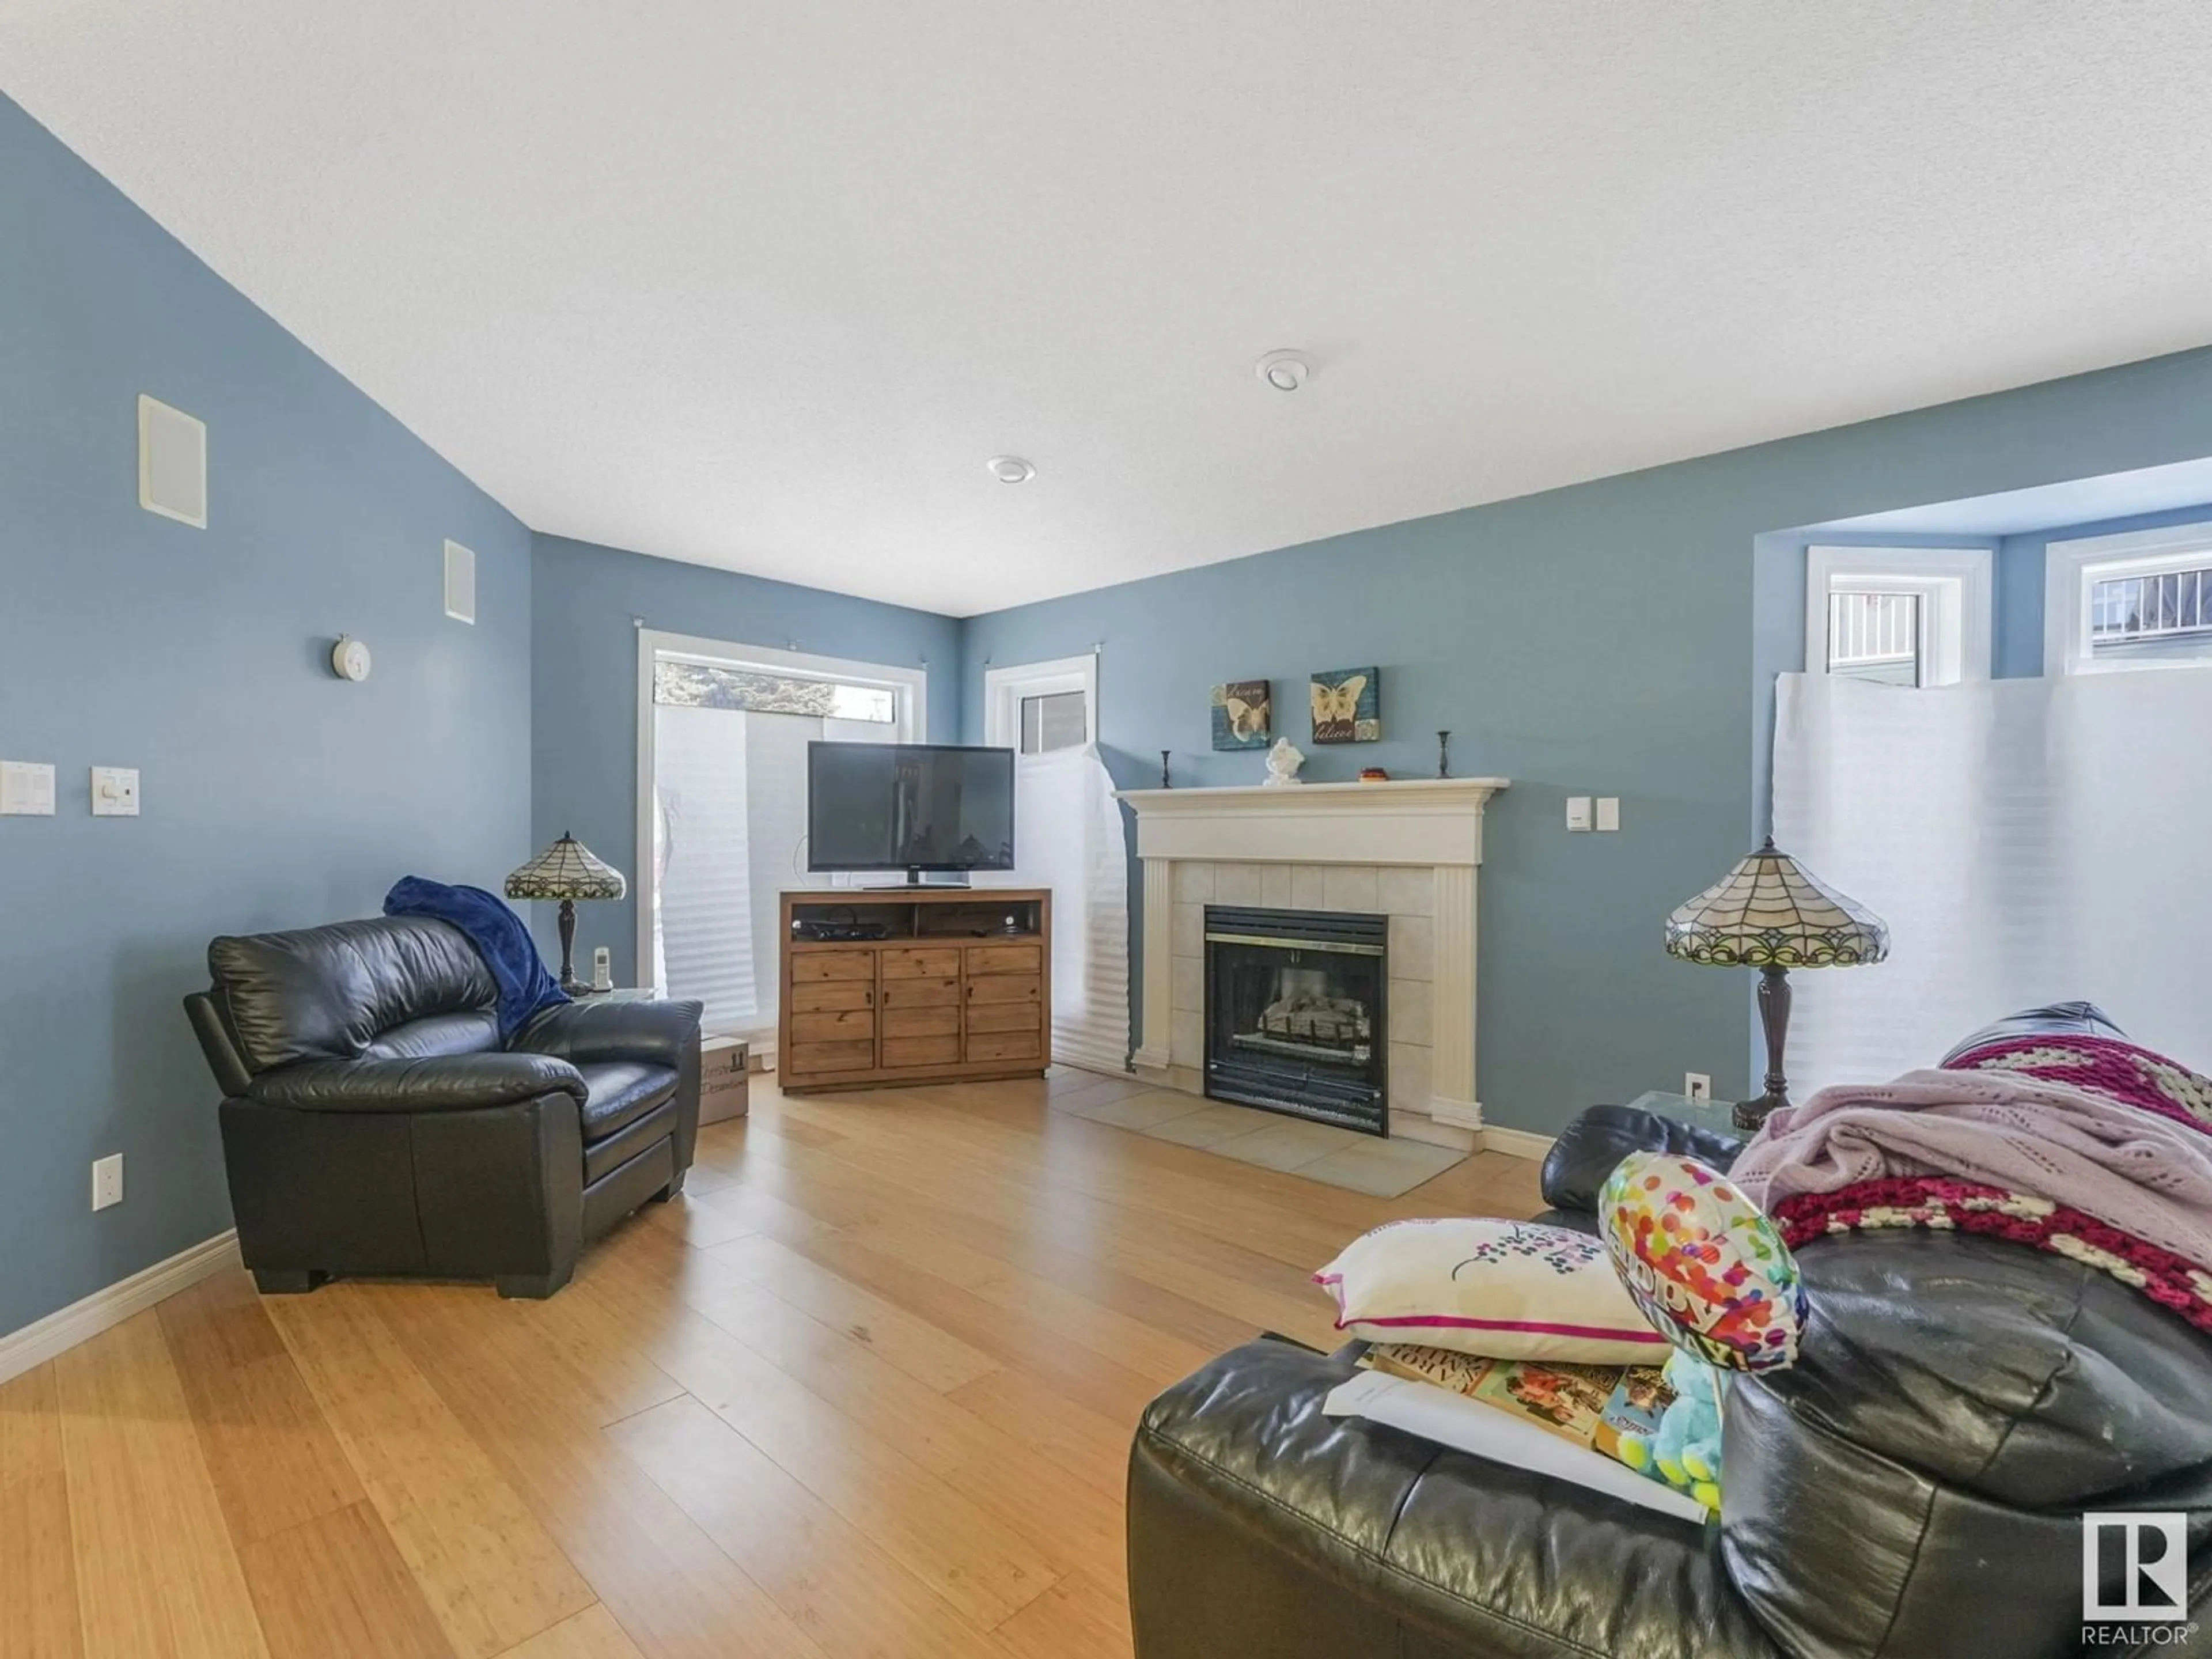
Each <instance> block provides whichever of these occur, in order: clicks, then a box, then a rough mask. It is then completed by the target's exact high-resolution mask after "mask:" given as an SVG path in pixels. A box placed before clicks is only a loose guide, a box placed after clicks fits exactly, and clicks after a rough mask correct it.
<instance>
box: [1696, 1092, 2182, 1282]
mask: <svg viewBox="0 0 2212 1659" xmlns="http://www.w3.org/2000/svg"><path fill="white" fill-rule="evenodd" d="M1962 1058H1963V1057H1962ZM1954 1063H1955V1062H1954ZM1931 1178H1933V1179H1950V1180H1956V1181H1965V1182H1972V1183H1973V1184H1974V1185H1976V1186H1978V1187H1984V1188H1996V1189H1997V1190H1998V1191H2000V1192H2002V1193H2023V1194H2032V1195H2033V1196H2034V1197H2036V1198H2039V1199H2042V1200H2045V1201H2047V1202H2049V1203H2051V1204H2052V1205H2054V1206H2062V1207H2063V1208H2065V1209H2067V1210H2069V1211H2073V1212H2079V1213H2080V1214H2081V1215H2083V1216H2086V1217H2087V1218H2090V1219H2092V1220H2093V1221H2096V1222H2099V1223H2101V1224H2102V1225H2105V1226H2107V1227H2110V1228H2112V1229H2114V1230H2115V1231H2118V1232H2122V1233H2124V1234H2127V1235H2129V1236H2130V1237H2134V1238H2136V1239H2140V1240H2142V1241H2143V1242H2144V1243H2148V1244H2151V1245H2154V1246H2155V1247H2156V1248H2158V1249H2161V1250H2164V1251H2166V1252H2168V1253H2170V1254H2171V1255H2175V1256H2178V1257H2179V1258H2180V1259H2181V1260H2182V1261H2185V1262H2188V1263H2191V1264H2192V1265H2194V1266H2196V1267H2203V1268H2206V1269H2212V1133H2207V1132H2206V1131H2205V1130H2204V1129H2203V1128H2201V1127H2197V1126H2196V1124H2195V1123H2194V1122H2185V1121H2182V1119H2181V1118H2180V1117H2177V1116H2172V1115H2166V1114H2163V1113H2158V1112H2154V1111H2147V1110H2144V1109H2142V1108H2141V1107H2139V1106H2136V1105H2134V1104H2130V1103H2123V1102H2122V1101H2119V1100H2114V1099H2110V1098H2107V1097H2104V1096H2102V1095H2099V1094H2093V1093H2091V1092H2089V1091H2087V1090H2084V1089H2079V1088H2075V1087H2074V1086H2072V1085H2069V1084H2066V1083H2061V1082H2057V1081H2056V1080H2053V1079H2048V1078H2042V1077H2037V1076H2033V1075H2031V1074H2028V1073H2024V1072H2020V1071H1995V1070H1992V1071H1965V1072H1961V1071H1918V1072H1907V1073H1905V1075H1904V1076H1903V1077H1901V1078H1899V1079H1897V1080H1896V1081H1895V1082H1894V1083H1888V1084H1882V1085H1874V1086H1866V1085H1842V1086H1838V1087H1836V1088H1831V1089H1823V1090H1821V1091H1820V1093H1818V1094H1816V1095H1814V1097H1812V1098H1811V1099H1810V1100H1808V1101H1807V1102H1806V1103H1804V1104H1803V1105H1802V1106H1794V1107H1785V1108H1784V1109H1782V1110H1780V1111H1778V1112H1776V1113H1774V1114H1773V1115H1771V1117H1769V1118H1768V1119H1767V1120H1766V1122H1765V1125H1764V1126H1763V1127H1761V1128H1760V1130H1759V1134H1758V1136H1757V1137H1756V1138H1755V1139H1753V1141H1752V1143H1751V1145H1750V1146H1747V1147H1746V1148H1745V1149H1744V1152H1743V1156H1742V1157H1741V1158H1740V1159H1739V1160H1738V1161H1737V1163H1736V1164H1735V1168H1734V1170H1731V1171H1730V1179H1732V1180H1733V1181H1735V1183H1736V1184H1737V1185H1738V1186H1739V1187H1741V1188H1743V1190H1744V1191H1745V1192H1746V1193H1747V1194H1750V1196H1751V1198H1752V1200H1753V1202H1755V1203H1757V1204H1759V1206H1761V1207H1762V1208H1764V1209H1765V1210H1767V1211H1768V1212H1770V1213H1771V1212H1775V1211H1776V1210H1777V1208H1778V1206H1781V1205H1782V1204H1784V1202H1786V1201H1787V1200H1790V1199H1792V1198H1796V1197H1798V1196H1799V1195H1801V1194H1838V1193H1840V1192H1842V1191H1843V1190H1844V1188H1854V1187H1857V1186H1860V1185H1862V1184H1863V1183H1864V1182H1875V1181H1887V1180H1899V1179H1903V1180H1927V1179H1931Z"/></svg>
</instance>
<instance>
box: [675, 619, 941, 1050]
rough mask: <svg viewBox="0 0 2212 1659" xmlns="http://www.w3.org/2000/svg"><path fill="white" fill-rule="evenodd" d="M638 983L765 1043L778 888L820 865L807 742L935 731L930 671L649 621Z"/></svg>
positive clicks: (886, 738) (887, 738) (772, 996)
mask: <svg viewBox="0 0 2212 1659" xmlns="http://www.w3.org/2000/svg"><path fill="white" fill-rule="evenodd" d="M638 670H639V673H638V692H639V696H638V708H639V728H638V772H639V778H638V785H639V787H638V810H639V823H638V845H639V846H640V847H641V848H647V849H649V852H648V853H647V854H646V855H644V856H641V858H640V859H639V860H638V862H639V863H640V865H641V866H642V868H641V871H640V872H639V882H638V895H639V905H638V961H639V963H641V969H640V978H641V980H644V981H647V982H649V983H652V984H654V985H658V986H659V987H662V988H663V989H664V990H665V991H666V992H667V993H668V994H670V995H671V996H680V997H696V998H697V999H698V1000H700V1001H701V1002H702V1003H704V1004H705V1005H706V1024H707V1027H708V1030H714V1031H728V1032H732V1033H735V1034H739V1035H744V1036H754V1037H755V1038H760V1037H763V1036H766V1034H767V1033H768V1032H769V1031H770V1030H772V1028H773V1027H774V1025H775V1018H776V1012H777V1009H776V987H777V977H776V951H777V946H778V944H779V941H778V939H777V938H776V928H777V925H778V922H779V920H780V910H779V907H778V902H777V901H778V896H779V895H780V894H781V892H782V890H784V889H785V888H787V887H798V886H804V885H806V884H809V882H810V880H811V879H819V878H810V877H809V876H808V875H807V873H806V858H805V837H806V746H807V744H810V743H813V742H830V743H852V742H861V743H898V742H904V741H908V740H911V739H913V738H918V737H919V736H920V735H921V732H922V731H923V730H924V729H925V726H926V713H927V711H926V708H925V706H924V700H925V690H926V682H925V676H924V675H923V673H922V671H921V670H919V669H908V668H896V667H890V666H887V665H880V664H871V663H855V662H843V661H839V660H837V659H832V658H823V657H808V656H802V655H799V654H798V653H792V652H787V651H770V650H767V649H764V648H763V647H755V646H744V645H725V644H722V643H720V642H718V641H712V640H696V639H688V638H684V637H682V636H679V635H670V634H659V633H654V632H652V631H649V630H648V631H647V632H644V633H642V634H641V635H640V636H639V645H638Z"/></svg>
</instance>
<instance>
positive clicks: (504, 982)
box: [384, 876, 568, 1042]
mask: <svg viewBox="0 0 2212 1659" xmlns="http://www.w3.org/2000/svg"><path fill="white" fill-rule="evenodd" d="M384 914H385V915H387V916H433V917H435V918H436V919H437V920H438V921H450V922H451V923H453V926H454V927H458V928H459V929H460V930H461V931H462V932H463V933H466V934H467V935H468V936H469V943H470V944H471V945H475V946H476V947H477V955H478V956H480V957H483V961H484V966H485V967H487V968H489V969H491V976H492V978H493V979H495V980H496V981H498V982H499V1040H500V1041H501V1042H509V1041H511V1040H513V1036H514V1034H515V1033H516V1032H517V1031H519V1030H521V1029H522V1028H523V1027H524V1026H526V1025H527V1024H530V1021H531V1018H532V1016H533V1015H535V1014H537V1013H538V1012H539V1011H540V1010H541V1009H545V1008H550V1007H553V1006H556V1005H557V1004H560V1003H563V1002H566V1001H568V993H567V992H566V991H563V990H562V988H561V987H560V986H559V985H557V984H556V983H555V982H554V979H553V975H550V974H549V973H547V972H546V971H545V963H544V959H543V958H542V957H539V956H538V945H537V942H536V941H535V940H533V939H532V938H531V937H530V929H529V928H527V927H524V926H523V923H522V918H521V917H520V916H518V915H515V914H514V912H513V910H511V909H509V908H507V902H506V901H505V900H504V899H501V897H499V896H497V895H496V894H494V893H487V892H486V891H484V890H483V888H481V887H448V886H447V885H446V884H445V883H443V882H442V881H426V880H424V879H423V878H422V877H421V876H403V877H401V878H399V880H398V881H397V882H395V883H393V884H392V890H391V891H390V892H388V893H386V895H385V896H384Z"/></svg>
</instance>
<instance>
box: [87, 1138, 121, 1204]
mask: <svg viewBox="0 0 2212 1659" xmlns="http://www.w3.org/2000/svg"><path fill="white" fill-rule="evenodd" d="M122 1201H123V1154H122V1153H120V1152H110V1153H109V1154H108V1155H107V1156H106V1158H94V1160H93V1163H92V1207H93V1208H94V1209H95V1210H104V1209H106V1208H107V1207H108V1206H110V1205H112V1204H120V1203H121V1202H122Z"/></svg>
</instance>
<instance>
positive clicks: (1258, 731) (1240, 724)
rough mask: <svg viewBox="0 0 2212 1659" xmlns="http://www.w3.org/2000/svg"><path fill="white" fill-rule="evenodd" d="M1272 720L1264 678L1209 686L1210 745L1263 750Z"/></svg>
mask: <svg viewBox="0 0 2212 1659" xmlns="http://www.w3.org/2000/svg"><path fill="white" fill-rule="evenodd" d="M1273 719H1274V698H1273V695H1272V692H1271V690H1270V688H1269V684H1268V682H1267V681H1266V680H1231V681H1230V682H1229V684H1226V685H1217V686H1215V687H1214V688H1213V746H1214V747H1215V748H1216V749H1265V748H1266V747H1267V731H1268V727H1269V726H1270V725H1271V724H1272V723H1273Z"/></svg>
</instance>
